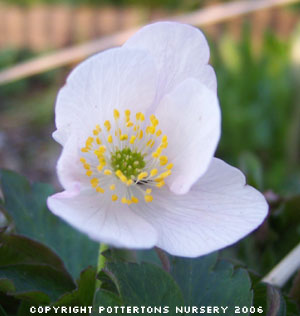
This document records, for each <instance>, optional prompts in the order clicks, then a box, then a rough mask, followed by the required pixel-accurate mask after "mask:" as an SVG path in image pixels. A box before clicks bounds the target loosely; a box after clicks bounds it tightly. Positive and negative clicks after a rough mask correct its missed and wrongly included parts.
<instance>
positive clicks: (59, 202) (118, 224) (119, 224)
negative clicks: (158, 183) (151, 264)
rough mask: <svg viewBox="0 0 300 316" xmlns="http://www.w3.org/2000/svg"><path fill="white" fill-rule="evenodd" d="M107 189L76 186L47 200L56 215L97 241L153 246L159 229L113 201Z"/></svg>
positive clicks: (118, 245)
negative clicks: (103, 191)
mask: <svg viewBox="0 0 300 316" xmlns="http://www.w3.org/2000/svg"><path fill="white" fill-rule="evenodd" d="M107 193H108V192H105V193H104V194H100V193H99V194H98V193H95V191H94V190H92V189H90V190H85V191H81V192H80V188H76V189H75V190H74V191H64V192H61V193H57V194H55V195H52V196H50V197H49V198H48V200H47V204H48V207H49V209H50V210H51V211H52V212H53V213H54V214H55V215H57V216H59V217H61V218H62V219H63V220H65V221H66V222H68V223H69V224H71V225H72V226H74V227H75V228H77V229H78V230H80V231H81V232H83V233H85V234H87V235H88V236H89V237H90V238H92V239H94V240H96V241H99V242H104V243H107V244H109V245H112V246H115V247H125V248H137V249H138V248H150V247H153V246H154V245H155V243H156V241H157V233H156V231H155V230H154V228H153V227H152V226H151V224H149V223H148V222H146V221H145V220H144V219H143V218H142V217H140V216H138V215H137V214H135V213H134V212H133V211H132V210H130V209H129V207H128V206H127V205H123V204H119V203H117V202H116V203H115V202H112V201H111V195H110V194H107Z"/></svg>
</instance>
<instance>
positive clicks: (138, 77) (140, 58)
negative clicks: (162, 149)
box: [53, 48, 157, 145]
mask: <svg viewBox="0 0 300 316" xmlns="http://www.w3.org/2000/svg"><path fill="white" fill-rule="evenodd" d="M156 85H157V71H156V67H155V64H154V61H153V59H152V58H151V57H150V55H149V54H147V52H145V51H138V50H133V49H127V48H113V49H109V50H107V51H105V52H102V53H99V54H96V55H94V56H92V57H90V58H88V59H87V60H85V61H84V62H82V63H81V64H80V65H79V66H77V67H76V68H75V69H74V70H73V71H72V72H71V74H70V75H69V76H68V78H67V82H66V85H65V86H64V87H63V88H62V89H61V90H60V91H59V94H58V96H57V100H56V107H55V114H56V115H55V123H56V127H57V131H56V132H55V133H54V134H53V137H54V138H55V140H56V141H58V142H59V143H61V144H62V145H63V144H65V142H66V140H67V139H68V136H69V135H70V134H71V133H74V132H75V133H78V132H79V134H80V135H88V133H89V132H91V131H92V129H93V128H94V127H95V125H96V124H99V123H102V121H103V122H104V121H105V120H107V119H111V118H112V113H113V109H114V108H118V109H119V110H123V109H124V110H125V109H126V108H130V109H132V110H133V111H134V110H136V111H137V112H138V111H145V110H146V109H147V108H148V107H149V106H150V105H151V104H152V102H153V100H154V97H155V89H156ZM100 119H101V120H102V121H101V120H100ZM99 120H100V122H99ZM86 137H87V136H86Z"/></svg>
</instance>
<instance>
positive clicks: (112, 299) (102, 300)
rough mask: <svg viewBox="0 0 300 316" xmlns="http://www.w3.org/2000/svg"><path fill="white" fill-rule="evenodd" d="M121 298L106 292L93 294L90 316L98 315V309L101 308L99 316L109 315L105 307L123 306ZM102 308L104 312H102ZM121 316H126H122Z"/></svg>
mask: <svg viewBox="0 0 300 316" xmlns="http://www.w3.org/2000/svg"><path fill="white" fill-rule="evenodd" d="M123 305H124V303H123V302H122V300H121V298H120V297H119V296H117V295H116V294H114V293H111V292H109V291H106V290H103V289H101V290H98V291H97V292H96V294H95V298H94V304H93V313H92V315H99V308H101V315H111V314H112V313H108V312H107V311H106V308H107V307H110V306H113V307H115V306H123ZM102 308H104V309H105V310H102ZM122 315H126V314H123V313H122Z"/></svg>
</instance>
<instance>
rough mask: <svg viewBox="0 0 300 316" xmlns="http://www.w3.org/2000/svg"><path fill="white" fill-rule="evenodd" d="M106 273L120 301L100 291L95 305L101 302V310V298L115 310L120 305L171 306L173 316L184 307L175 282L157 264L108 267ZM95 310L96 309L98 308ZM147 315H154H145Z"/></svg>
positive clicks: (118, 264)
mask: <svg viewBox="0 0 300 316" xmlns="http://www.w3.org/2000/svg"><path fill="white" fill-rule="evenodd" d="M106 273H107V274H108V275H109V276H110V277H111V279H112V280H113V281H114V282H115V285H116V287H117V289H118V292H119V300H117V299H116V297H115V296H114V294H113V293H110V294H107V292H105V293H101V291H100V293H97V297H98V296H99V297H98V298H97V300H95V302H96V303H97V304H98V303H99V302H100V304H101V306H102V305H103V303H104V302H103V301H102V300H100V298H101V297H102V296H104V297H105V299H103V300H104V301H105V300H106V303H107V305H109V304H115V305H113V306H118V305H120V301H121V302H122V305H126V306H150V307H151V306H152V307H154V306H169V307H170V314H172V313H173V312H174V310H175V306H177V305H182V304H183V297H182V294H181V292H180V289H179V287H178V285H177V284H176V282H175V281H174V280H173V279H172V277H171V276H170V275H169V274H168V273H167V272H165V271H164V270H162V269H161V268H160V267H158V266H156V265H155V264H151V263H142V264H136V263H109V264H108V266H107V270H106ZM102 291H103V290H102ZM108 299H109V301H108V302H107V300H108ZM94 307H95V308H97V306H96V305H95V304H94ZM152 314H153V313H152ZM144 315H151V313H147V312H146V311H145V313H144ZM178 315H180V314H178Z"/></svg>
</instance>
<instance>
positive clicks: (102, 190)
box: [96, 187, 104, 193]
mask: <svg viewBox="0 0 300 316" xmlns="http://www.w3.org/2000/svg"><path fill="white" fill-rule="evenodd" d="M96 191H97V192H99V193H104V189H103V188H101V187H97V188H96Z"/></svg>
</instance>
